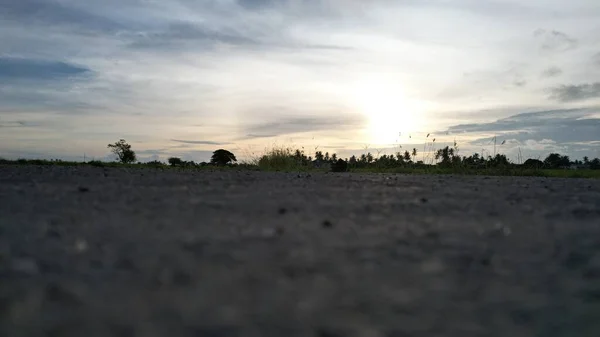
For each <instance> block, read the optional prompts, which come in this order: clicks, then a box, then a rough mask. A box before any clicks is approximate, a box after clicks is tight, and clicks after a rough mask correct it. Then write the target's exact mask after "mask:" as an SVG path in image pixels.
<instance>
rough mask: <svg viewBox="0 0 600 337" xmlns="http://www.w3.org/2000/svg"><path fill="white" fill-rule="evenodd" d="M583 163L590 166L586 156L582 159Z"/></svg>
mask: <svg viewBox="0 0 600 337" xmlns="http://www.w3.org/2000/svg"><path fill="white" fill-rule="evenodd" d="M583 163H584V164H585V165H589V164H590V158H588V156H585V157H583Z"/></svg>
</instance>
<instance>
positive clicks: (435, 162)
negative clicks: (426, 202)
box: [0, 139, 600, 172]
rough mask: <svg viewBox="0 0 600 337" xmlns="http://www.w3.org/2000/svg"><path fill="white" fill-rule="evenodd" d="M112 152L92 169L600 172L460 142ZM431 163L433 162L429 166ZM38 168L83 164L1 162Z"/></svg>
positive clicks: (592, 163)
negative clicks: (245, 155) (379, 149)
mask: <svg viewBox="0 0 600 337" xmlns="http://www.w3.org/2000/svg"><path fill="white" fill-rule="evenodd" d="M108 148H109V149H110V150H111V151H112V152H113V153H114V155H115V158H116V162H112V163H107V162H101V161H90V162H87V163H85V164H86V165H92V166H114V165H130V166H147V167H166V166H171V167H181V168H201V167H215V166H220V167H244V168H248V169H251V168H255V169H263V170H296V169H313V168H319V169H327V170H332V171H338V172H343V171H348V170H353V169H367V170H368V169H376V170H386V169H390V170H393V169H397V168H410V169H431V168H436V169H438V168H439V169H446V170H447V169H450V170H452V169H455V170H461V171H465V170H468V171H477V170H489V169H520V168H524V169H534V170H543V169H589V170H600V159H598V158H594V159H591V160H590V159H589V158H588V157H583V159H582V160H571V159H570V158H569V157H568V156H565V155H561V154H559V153H551V154H549V155H548V156H547V157H546V158H545V159H544V160H539V159H527V160H526V161H525V162H523V163H514V162H511V161H510V160H509V159H508V158H507V157H506V155H504V154H496V155H494V156H487V157H484V156H482V155H480V154H478V153H474V154H472V155H470V156H460V155H459V154H458V147H457V145H456V143H455V144H454V146H453V147H449V146H446V147H444V148H441V149H438V150H436V151H431V152H428V153H427V159H426V157H425V154H424V153H422V154H421V160H419V153H418V151H417V149H416V148H414V149H412V151H404V152H397V153H395V154H393V155H390V154H383V155H373V154H372V153H370V152H367V153H363V154H361V155H359V156H351V157H350V158H343V159H342V158H338V156H337V154H335V153H332V154H329V152H325V153H323V152H322V151H316V152H315V153H314V157H313V156H312V155H306V154H305V152H304V150H303V149H295V150H294V149H292V148H285V147H283V148H273V149H271V150H269V151H268V152H267V153H265V154H263V155H262V156H260V157H258V158H254V159H251V160H250V161H249V162H245V163H242V164H239V163H237V159H236V156H235V154H233V153H232V152H230V151H227V150H224V149H218V150H216V151H214V152H213V155H212V157H211V160H210V162H200V163H197V162H194V161H186V160H183V159H181V158H179V157H170V158H168V160H167V162H166V163H165V162H161V161H158V160H154V161H150V162H146V163H141V162H139V161H138V162H137V164H136V161H137V157H136V154H135V151H134V150H133V149H132V147H131V145H129V144H128V143H127V142H126V141H125V140H124V139H121V140H119V141H118V142H116V143H114V144H109V145H108ZM425 160H427V163H426V162H425ZM13 163H14V164H34V165H80V164H82V163H77V162H67V161H61V160H26V159H18V160H16V161H9V160H3V159H0V164H13Z"/></svg>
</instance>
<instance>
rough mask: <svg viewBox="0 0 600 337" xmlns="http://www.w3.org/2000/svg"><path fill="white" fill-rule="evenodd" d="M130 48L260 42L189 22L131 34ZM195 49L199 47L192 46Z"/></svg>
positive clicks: (238, 34)
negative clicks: (160, 29)
mask: <svg viewBox="0 0 600 337" xmlns="http://www.w3.org/2000/svg"><path fill="white" fill-rule="evenodd" d="M130 37H131V38H132V40H133V42H132V43H131V44H130V47H133V48H150V47H168V46H176V45H185V44H190V43H195V44H197V43H199V42H204V43H217V42H218V43H225V44H230V45H259V44H260V42H259V41H257V40H255V39H253V38H251V37H249V36H245V35H244V34H242V33H241V32H238V31H236V30H233V29H221V30H218V29H214V28H209V27H206V26H203V25H200V24H195V23H191V22H176V23H171V24H170V25H169V27H168V28H167V29H166V30H164V31H158V32H149V33H146V32H141V33H131V34H130ZM194 46H195V47H199V46H197V45H194Z"/></svg>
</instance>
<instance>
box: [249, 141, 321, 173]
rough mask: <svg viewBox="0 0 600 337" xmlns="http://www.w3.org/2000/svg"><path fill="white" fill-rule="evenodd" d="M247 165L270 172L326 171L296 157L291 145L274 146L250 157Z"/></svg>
mask: <svg viewBox="0 0 600 337" xmlns="http://www.w3.org/2000/svg"><path fill="white" fill-rule="evenodd" d="M247 164H248V165H251V166H254V167H256V168H258V169H259V170H261V171H271V172H298V171H300V172H304V171H314V172H326V171H327V170H326V169H323V168H317V167H313V166H312V163H311V162H308V161H307V160H305V159H303V158H301V157H298V156H297V155H296V150H294V149H293V148H291V147H284V146H279V147H278V146H275V147H273V148H272V149H270V150H267V151H266V152H265V153H264V154H263V155H261V156H260V157H255V158H253V159H251V160H250V161H249V162H248V163H247Z"/></svg>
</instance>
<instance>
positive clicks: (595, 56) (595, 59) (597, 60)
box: [592, 52, 600, 66]
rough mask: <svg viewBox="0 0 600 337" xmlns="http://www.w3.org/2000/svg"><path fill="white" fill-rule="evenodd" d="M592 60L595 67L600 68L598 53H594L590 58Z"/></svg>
mask: <svg viewBox="0 0 600 337" xmlns="http://www.w3.org/2000/svg"><path fill="white" fill-rule="evenodd" d="M592 60H593V62H594V63H595V64H596V65H597V66H600V52H598V53H596V55H594V56H593V57H592Z"/></svg>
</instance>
